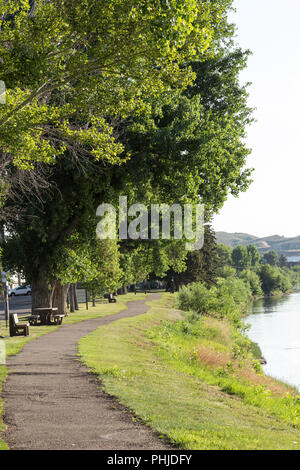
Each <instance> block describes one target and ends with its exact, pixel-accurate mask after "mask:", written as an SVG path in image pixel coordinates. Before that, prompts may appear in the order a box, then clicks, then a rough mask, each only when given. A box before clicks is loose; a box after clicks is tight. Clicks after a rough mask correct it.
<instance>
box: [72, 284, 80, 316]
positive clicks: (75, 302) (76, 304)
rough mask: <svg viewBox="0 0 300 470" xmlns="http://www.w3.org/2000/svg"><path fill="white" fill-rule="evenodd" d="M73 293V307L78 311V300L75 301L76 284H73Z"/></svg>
mask: <svg viewBox="0 0 300 470" xmlns="http://www.w3.org/2000/svg"><path fill="white" fill-rule="evenodd" d="M73 293H74V307H75V310H79V306H78V299H77V290H76V284H74V287H73Z"/></svg>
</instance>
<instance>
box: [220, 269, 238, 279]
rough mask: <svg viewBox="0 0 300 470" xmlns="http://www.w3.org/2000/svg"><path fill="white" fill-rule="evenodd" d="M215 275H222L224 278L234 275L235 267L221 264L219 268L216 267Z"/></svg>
mask: <svg viewBox="0 0 300 470" xmlns="http://www.w3.org/2000/svg"><path fill="white" fill-rule="evenodd" d="M217 275H218V277H222V278H224V279H227V278H229V277H235V275H236V269H235V268H232V267H231V266H222V267H221V268H218V269H217Z"/></svg>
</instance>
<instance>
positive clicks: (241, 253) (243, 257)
mask: <svg viewBox="0 0 300 470" xmlns="http://www.w3.org/2000/svg"><path fill="white" fill-rule="evenodd" d="M231 256H232V263H233V266H234V267H235V268H236V269H246V268H248V267H249V266H251V262H252V257H251V254H250V253H249V252H248V250H247V247H246V246H243V245H238V246H236V247H234V248H233V250H232V253H231Z"/></svg>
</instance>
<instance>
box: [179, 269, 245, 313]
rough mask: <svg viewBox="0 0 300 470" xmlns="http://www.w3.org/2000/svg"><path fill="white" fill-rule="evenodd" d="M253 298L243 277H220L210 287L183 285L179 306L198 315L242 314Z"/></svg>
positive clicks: (198, 284) (197, 284) (196, 284)
mask: <svg viewBox="0 0 300 470" xmlns="http://www.w3.org/2000/svg"><path fill="white" fill-rule="evenodd" d="M250 298H251V290H250V288H249V287H248V286H247V285H246V284H245V283H244V282H243V280H241V279H237V278H228V279H219V280H218V282H217V285H216V286H213V287H211V288H210V289H209V288H208V287H206V286H205V285H204V284H200V283H195V284H190V285H188V286H186V287H183V288H182V289H181V290H180V291H179V293H178V304H179V308H180V309H181V310H184V311H193V312H196V313H197V314H198V315H210V316H217V317H225V316H227V317H228V316H230V315H234V314H240V313H241V312H242V311H243V310H244V309H245V308H246V303H247V301H248V300H249V299H250Z"/></svg>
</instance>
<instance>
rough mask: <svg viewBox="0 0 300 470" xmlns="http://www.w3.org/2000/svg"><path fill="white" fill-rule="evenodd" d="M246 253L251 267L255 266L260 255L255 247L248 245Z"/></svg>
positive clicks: (259, 259)
mask: <svg viewBox="0 0 300 470" xmlns="http://www.w3.org/2000/svg"><path fill="white" fill-rule="evenodd" d="M247 251H248V255H249V258H250V263H251V266H257V265H258V264H259V263H260V261H261V254H260V253H259V251H258V249H257V246H255V245H248V246H247Z"/></svg>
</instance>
